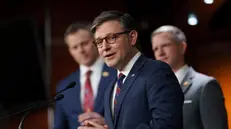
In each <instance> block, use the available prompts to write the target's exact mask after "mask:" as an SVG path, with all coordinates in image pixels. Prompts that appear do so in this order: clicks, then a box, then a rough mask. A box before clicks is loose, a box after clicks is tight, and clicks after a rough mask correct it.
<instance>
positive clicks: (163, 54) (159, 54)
mask: <svg viewBox="0 0 231 129" xmlns="http://www.w3.org/2000/svg"><path fill="white" fill-rule="evenodd" d="M155 53H156V56H157V57H162V56H165V52H164V51H163V49H161V48H159V49H158V50H156V52H155Z"/></svg>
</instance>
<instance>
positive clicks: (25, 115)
mask: <svg viewBox="0 0 231 129" xmlns="http://www.w3.org/2000/svg"><path fill="white" fill-rule="evenodd" d="M29 113H30V111H27V112H26V113H24V114H23V116H22V119H21V121H20V123H19V126H18V129H23V125H24V121H25V119H26V117H27V116H28V115H29Z"/></svg>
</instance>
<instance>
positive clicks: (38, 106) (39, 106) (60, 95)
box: [12, 94, 64, 129]
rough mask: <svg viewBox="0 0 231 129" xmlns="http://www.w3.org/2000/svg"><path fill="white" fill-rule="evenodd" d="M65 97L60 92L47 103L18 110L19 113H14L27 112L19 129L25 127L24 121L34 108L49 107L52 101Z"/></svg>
mask: <svg viewBox="0 0 231 129" xmlns="http://www.w3.org/2000/svg"><path fill="white" fill-rule="evenodd" d="M63 98H64V95H63V94H59V95H57V96H56V97H55V98H54V99H52V100H50V101H48V102H46V103H43V104H40V105H36V106H33V107H30V108H28V109H25V110H22V111H20V112H17V113H14V114H12V115H16V114H18V113H22V112H25V114H24V115H23V117H22V119H21V121H20V123H19V126H18V129H23V123H24V121H25V119H26V117H27V116H28V115H29V113H30V112H31V111H32V110H35V109H39V108H42V107H47V106H49V105H50V104H51V103H53V102H56V101H59V100H62V99H63Z"/></svg>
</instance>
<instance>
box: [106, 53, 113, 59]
mask: <svg viewBox="0 0 231 129" xmlns="http://www.w3.org/2000/svg"><path fill="white" fill-rule="evenodd" d="M113 55H115V53H112V54H107V55H106V56H104V57H105V58H111V57H112V56H113Z"/></svg>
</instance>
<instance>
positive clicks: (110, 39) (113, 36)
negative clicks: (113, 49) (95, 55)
mask: <svg viewBox="0 0 231 129" xmlns="http://www.w3.org/2000/svg"><path fill="white" fill-rule="evenodd" d="M130 32H131V31H123V32H119V33H112V34H108V35H107V36H106V37H104V38H97V39H95V40H94V41H93V43H94V44H95V45H96V46H97V47H98V48H102V47H103V40H105V41H106V42H107V43H108V44H113V43H115V42H116V39H117V38H118V35H121V34H127V33H130Z"/></svg>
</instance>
